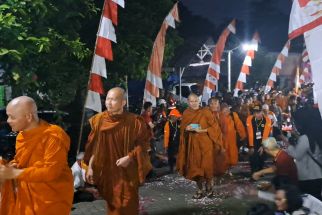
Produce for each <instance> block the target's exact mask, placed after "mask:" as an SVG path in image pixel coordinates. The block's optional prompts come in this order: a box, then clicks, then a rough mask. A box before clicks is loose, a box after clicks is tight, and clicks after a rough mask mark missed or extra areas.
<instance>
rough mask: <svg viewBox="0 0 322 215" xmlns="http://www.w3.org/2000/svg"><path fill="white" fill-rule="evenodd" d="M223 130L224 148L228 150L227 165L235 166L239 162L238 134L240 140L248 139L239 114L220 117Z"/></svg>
mask: <svg viewBox="0 0 322 215" xmlns="http://www.w3.org/2000/svg"><path fill="white" fill-rule="evenodd" d="M220 120H221V123H220V125H221V130H222V133H223V142H224V144H223V145H224V148H225V149H226V155H227V164H228V165H229V166H234V165H236V164H237V162H238V148H237V135H236V134H237V132H238V134H239V136H240V139H241V140H243V139H245V138H246V135H247V134H246V129H245V127H244V125H243V123H242V121H241V120H240V119H239V117H238V114H237V113H235V112H233V113H232V115H230V114H229V115H223V114H221V116H220Z"/></svg>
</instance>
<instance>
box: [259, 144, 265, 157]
mask: <svg viewBox="0 0 322 215" xmlns="http://www.w3.org/2000/svg"><path fill="white" fill-rule="evenodd" d="M263 153H264V148H263V146H261V147H259V149H258V154H259V155H262V154H263Z"/></svg>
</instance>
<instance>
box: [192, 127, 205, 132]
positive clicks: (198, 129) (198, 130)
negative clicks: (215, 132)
mask: <svg viewBox="0 0 322 215" xmlns="http://www.w3.org/2000/svg"><path fill="white" fill-rule="evenodd" d="M194 131H195V132H197V133H207V129H201V128H196V129H194Z"/></svg>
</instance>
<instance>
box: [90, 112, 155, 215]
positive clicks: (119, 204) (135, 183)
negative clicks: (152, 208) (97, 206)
mask: <svg viewBox="0 0 322 215" xmlns="http://www.w3.org/2000/svg"><path fill="white" fill-rule="evenodd" d="M90 125H91V128H92V131H91V133H90V135H89V137H88V143H87V145H86V151H85V158H84V160H85V161H86V162H88V161H89V159H90V157H91V156H92V155H94V160H93V163H92V168H93V172H94V181H95V184H96V185H97V188H98V190H99V192H100V194H101V196H102V197H103V198H104V199H105V200H106V201H107V206H108V215H127V214H131V215H135V214H138V210H139V194H138V187H139V184H141V183H143V182H144V180H145V177H146V175H147V174H148V172H149V171H150V170H151V168H152V165H151V163H150V158H149V155H148V153H147V150H148V148H149V144H150V143H149V141H150V137H151V136H150V133H149V131H148V129H147V127H146V124H145V122H144V119H143V118H142V117H140V116H137V115H135V114H131V113H127V112H124V113H122V114H120V115H114V116H111V115H110V114H109V113H108V112H106V111H105V112H103V113H99V114H96V115H95V116H93V117H92V118H91V119H90ZM127 155H129V156H130V157H131V158H132V161H131V163H130V164H129V166H128V167H126V168H123V167H118V166H116V161H117V160H118V159H120V158H122V157H124V156H127Z"/></svg>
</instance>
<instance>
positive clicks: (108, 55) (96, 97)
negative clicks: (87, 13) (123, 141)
mask: <svg viewBox="0 0 322 215" xmlns="http://www.w3.org/2000/svg"><path fill="white" fill-rule="evenodd" d="M117 5H120V6H122V7H124V1H123V0H105V2H104V6H103V12H102V16H101V20H100V25H99V29H98V32H97V38H96V44H95V53H94V56H93V60H92V66H91V72H90V78H89V82H88V92H87V97H86V102H85V107H86V108H88V109H92V110H94V111H96V112H102V103H101V95H103V94H104V93H105V91H104V87H103V82H102V77H104V78H106V77H107V75H106V64H105V59H107V60H109V61H113V52H112V41H113V42H114V43H116V35H115V29H114V25H117V9H118V8H117ZM113 24H114V25H113Z"/></svg>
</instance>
